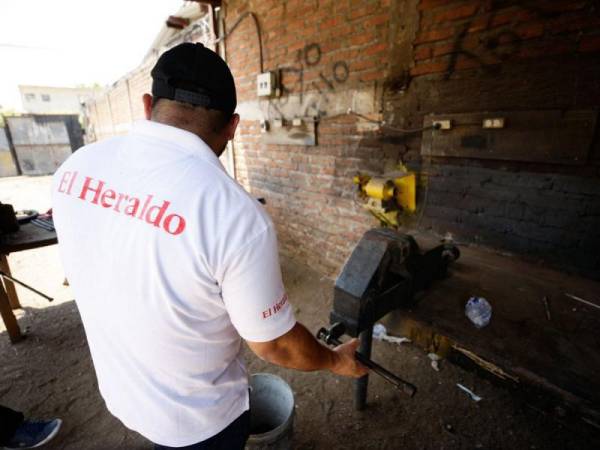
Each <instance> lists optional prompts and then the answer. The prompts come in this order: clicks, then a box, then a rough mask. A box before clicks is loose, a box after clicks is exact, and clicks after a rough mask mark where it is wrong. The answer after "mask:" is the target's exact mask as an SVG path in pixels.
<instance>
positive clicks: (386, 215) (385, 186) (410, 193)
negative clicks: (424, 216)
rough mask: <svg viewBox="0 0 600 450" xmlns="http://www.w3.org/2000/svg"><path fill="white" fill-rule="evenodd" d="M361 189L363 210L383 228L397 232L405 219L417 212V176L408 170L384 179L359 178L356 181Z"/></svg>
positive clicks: (383, 177) (386, 175)
mask: <svg viewBox="0 0 600 450" xmlns="http://www.w3.org/2000/svg"><path fill="white" fill-rule="evenodd" d="M353 181H354V184H356V185H357V186H358V194H359V197H360V198H361V199H362V200H363V202H364V204H363V206H364V207H365V208H366V209H367V210H368V211H369V212H370V213H371V214H373V215H374V216H375V217H376V218H377V219H379V221H380V222H381V225H382V226H389V227H392V228H397V227H398V226H399V225H400V222H401V220H400V219H401V217H402V215H410V214H413V213H414V212H415V211H416V210H417V202H416V176H415V174H414V173H413V172H408V171H406V170H403V171H399V172H392V173H387V174H384V175H382V176H381V177H377V178H375V177H371V176H369V175H362V174H358V175H356V176H355V177H354V179H353Z"/></svg>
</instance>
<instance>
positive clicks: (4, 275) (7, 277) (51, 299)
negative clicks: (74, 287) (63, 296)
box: [0, 270, 54, 302]
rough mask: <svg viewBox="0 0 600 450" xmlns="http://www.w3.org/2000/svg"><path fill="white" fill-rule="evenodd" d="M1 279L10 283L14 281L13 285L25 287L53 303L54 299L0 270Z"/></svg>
mask: <svg viewBox="0 0 600 450" xmlns="http://www.w3.org/2000/svg"><path fill="white" fill-rule="evenodd" d="M0 277H2V278H5V279H7V280H9V281H12V282H13V283H17V284H18V285H20V286H23V287H24V288H25V289H29V290H30V291H31V292H35V293H36V294H37V295H39V296H41V297H44V298H45V299H46V300H48V301H49V302H51V301H53V300H54V299H53V298H52V297H50V296H48V295H46V294H44V293H42V292H40V291H38V290H37V289H35V288H32V287H31V286H29V285H28V284H25V283H23V282H22V281H19V280H17V279H16V278H13V277H11V276H10V275H7V274H5V273H4V272H2V271H1V270H0Z"/></svg>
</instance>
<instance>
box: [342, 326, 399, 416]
mask: <svg viewBox="0 0 600 450" xmlns="http://www.w3.org/2000/svg"><path fill="white" fill-rule="evenodd" d="M359 339H360V346H359V347H358V351H357V352H355V353H354V357H355V358H356V359H357V361H359V362H360V363H361V364H363V365H365V366H367V367H368V368H370V369H371V370H373V371H374V372H376V373H378V374H379V375H381V376H382V377H383V378H384V379H386V380H387V381H390V380H389V379H388V378H386V377H385V375H383V374H382V373H380V372H379V371H378V369H377V368H376V367H375V366H376V364H375V363H374V362H373V361H371V360H370V357H371V348H372V346H373V327H370V328H368V329H367V330H364V331H363V332H362V333H360V337H359ZM336 340H337V339H336ZM338 342H339V341H338ZM390 382H391V383H392V384H393V385H394V386H396V387H398V385H397V384H395V383H394V382H393V381H390ZM368 387H369V375H368V374H367V375H365V376H362V377H360V378H359V379H358V380H355V381H354V408H355V409H356V410H357V411H362V410H363V409H365V407H366V406H367V388H368Z"/></svg>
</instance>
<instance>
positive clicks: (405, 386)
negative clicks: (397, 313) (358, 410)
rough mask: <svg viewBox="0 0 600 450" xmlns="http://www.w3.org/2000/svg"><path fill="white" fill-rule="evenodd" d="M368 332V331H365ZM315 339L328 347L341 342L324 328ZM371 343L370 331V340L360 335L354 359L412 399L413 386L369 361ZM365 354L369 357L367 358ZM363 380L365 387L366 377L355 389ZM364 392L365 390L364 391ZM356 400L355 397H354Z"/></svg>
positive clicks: (414, 388)
mask: <svg viewBox="0 0 600 450" xmlns="http://www.w3.org/2000/svg"><path fill="white" fill-rule="evenodd" d="M367 331H368V330H367ZM363 333H365V332H364V331H363ZM317 337H318V338H319V339H321V340H324V341H325V342H326V343H327V344H328V345H336V346H338V345H341V344H342V342H341V341H340V340H339V339H336V338H333V337H331V336H329V335H328V334H327V330H326V329H325V328H322V329H321V330H319V333H318V334H317ZM368 341H371V342H372V330H371V340H369V338H368V337H367V336H364V337H363V334H362V333H361V348H360V351H359V352H356V353H355V356H356V359H357V360H358V361H359V362H360V363H361V364H363V365H364V366H366V367H368V368H369V369H371V370H372V371H373V372H375V373H376V374H377V375H379V376H381V377H382V378H383V379H385V380H386V381H387V382H389V383H391V384H393V385H394V386H395V387H396V388H397V389H401V390H402V391H403V392H404V393H405V394H407V395H409V396H410V397H412V396H413V395H414V394H415V392H416V391H417V388H416V386H414V385H413V384H411V383H409V382H408V381H405V380H403V379H402V378H400V377H399V376H397V375H395V374H393V373H392V372H390V371H389V370H387V369H386V368H384V367H382V366H380V365H379V364H377V363H376V362H374V361H373V360H371V359H370V358H369V356H370V353H371V350H370V344H371V342H368ZM367 344H368V345H369V350H368V352H367V351H364V352H363V350H366V347H367ZM367 353H368V355H369V356H367ZM363 378H364V379H365V380H364V385H365V387H366V384H367V383H368V378H367V376H365V377H362V378H359V379H358V380H357V385H356V387H357V389H358V382H360V381H361V380H363ZM365 392H366V389H365ZM355 400H356V397H355ZM356 406H357V407H359V406H360V404H357V405H356Z"/></svg>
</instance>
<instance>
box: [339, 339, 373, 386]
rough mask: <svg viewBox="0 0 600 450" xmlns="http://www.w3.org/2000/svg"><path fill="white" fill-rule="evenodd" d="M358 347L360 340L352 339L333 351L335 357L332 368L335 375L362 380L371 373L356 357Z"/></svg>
mask: <svg viewBox="0 0 600 450" xmlns="http://www.w3.org/2000/svg"><path fill="white" fill-rule="evenodd" d="M358 345H359V341H358V339H351V340H350V341H348V342H345V343H343V344H342V345H338V346H337V347H335V348H334V349H333V352H334V355H335V356H334V360H333V361H334V362H333V367H332V368H331V371H332V372H333V373H335V374H337V375H343V376H345V377H352V378H360V377H362V376H365V375H367V374H368V373H369V369H368V368H366V367H365V366H363V365H362V364H361V363H359V362H358V361H357V360H356V357H355V355H354V353H355V352H356V349H357V348H358Z"/></svg>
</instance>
